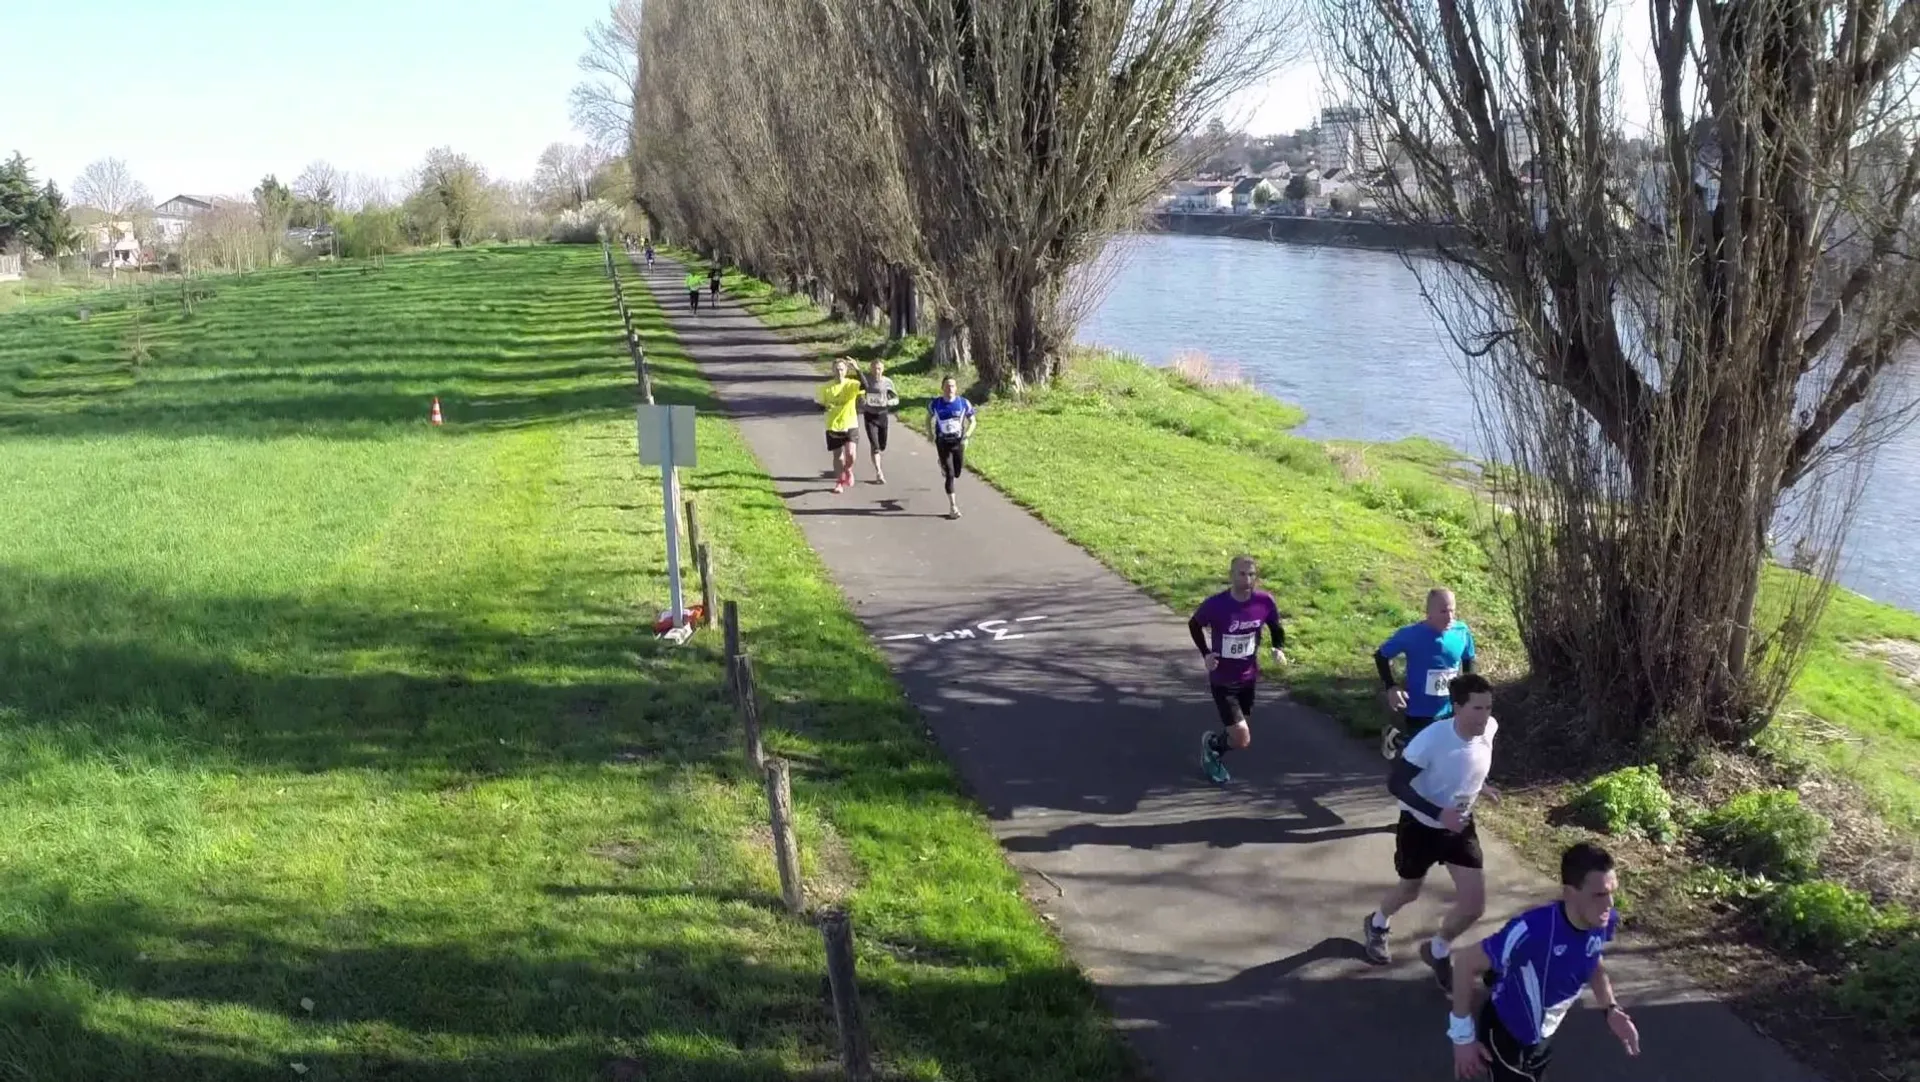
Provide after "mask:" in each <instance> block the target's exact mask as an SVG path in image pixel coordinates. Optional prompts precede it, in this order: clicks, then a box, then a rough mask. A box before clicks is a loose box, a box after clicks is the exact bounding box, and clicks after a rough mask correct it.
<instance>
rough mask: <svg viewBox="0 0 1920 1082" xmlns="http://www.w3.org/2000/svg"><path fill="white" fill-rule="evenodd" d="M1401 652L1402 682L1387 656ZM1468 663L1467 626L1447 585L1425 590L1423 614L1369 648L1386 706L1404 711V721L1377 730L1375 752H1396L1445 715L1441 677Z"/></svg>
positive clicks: (1469, 636)
mask: <svg viewBox="0 0 1920 1082" xmlns="http://www.w3.org/2000/svg"><path fill="white" fill-rule="evenodd" d="M1402 655H1405V656H1406V659H1407V682H1406V686H1405V687H1404V688H1403V687H1400V686H1398V685H1396V684H1395V683H1394V679H1393V659H1394V658H1397V657H1400V656H1402ZM1473 663H1474V657H1473V632H1472V631H1469V630H1468V629H1467V625H1466V624H1465V623H1463V622H1461V621H1459V620H1456V619H1454V601H1453V591H1452V590H1444V589H1434V590H1430V591H1428V593H1427V618H1426V619H1425V620H1423V621H1421V622H1420V623H1417V624H1408V625H1407V626H1406V627H1403V628H1401V629H1400V630H1398V631H1396V632H1394V633H1393V635H1392V636H1390V637H1389V638H1388V639H1387V641H1386V642H1384V643H1381V644H1380V649H1378V650H1375V651H1374V652H1373V664H1374V667H1375V668H1376V669H1378V670H1379V671H1380V681H1381V683H1383V684H1385V685H1386V694H1387V706H1388V707H1389V708H1390V709H1392V710H1394V711H1395V712H1404V713H1405V715H1406V717H1405V720H1404V722H1402V723H1401V724H1392V723H1389V724H1388V725H1387V728H1386V730H1385V731H1384V732H1382V733H1381V734H1380V754H1381V755H1382V756H1384V757H1385V758H1388V759H1392V758H1394V757H1396V756H1398V755H1399V754H1400V749H1401V748H1403V747H1405V746H1406V743H1407V741H1408V740H1410V739H1412V738H1413V736H1414V735H1415V734H1417V733H1419V732H1420V730H1421V729H1424V728H1426V727H1427V726H1428V725H1430V724H1432V723H1433V722H1435V721H1437V720H1439V719H1441V718H1444V717H1447V716H1449V715H1451V714H1452V713H1453V706H1452V704H1451V702H1450V701H1449V700H1448V697H1447V682H1448V681H1450V680H1452V679H1453V678H1454V677H1456V676H1459V675H1460V674H1461V673H1470V672H1472V671H1473ZM1403 726H1404V727H1403Z"/></svg>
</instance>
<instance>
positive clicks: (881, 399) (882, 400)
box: [867, 391, 887, 410]
mask: <svg viewBox="0 0 1920 1082" xmlns="http://www.w3.org/2000/svg"><path fill="white" fill-rule="evenodd" d="M867 405H869V406H871V407H873V408H874V409H877V410H878V409H886V408H887V396H886V395H884V394H881V393H880V392H879V391H874V392H873V393H871V394H869V395H867Z"/></svg>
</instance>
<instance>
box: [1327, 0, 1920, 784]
mask: <svg viewBox="0 0 1920 1082" xmlns="http://www.w3.org/2000/svg"><path fill="white" fill-rule="evenodd" d="M1647 9H1648V10H1647V21H1646V23H1645V24H1643V25H1640V26H1637V27H1633V26H1623V25H1622V23H1621V21H1620V19H1619V15H1620V12H1619V11H1618V10H1617V9H1614V8H1611V7H1610V6H1609V5H1608V4H1607V3H1606V2H1605V0H1328V4H1327V6H1326V7H1325V8H1324V9H1323V10H1324V11H1325V13H1326V17H1327V25H1326V29H1327V31H1328V34H1327V39H1328V41H1329V43H1330V48H1329V54H1330V55H1329V59H1330V61H1331V62H1330V64H1329V65H1328V67H1329V74H1330V75H1331V77H1332V78H1334V79H1335V80H1336V81H1337V82H1339V83H1343V84H1344V85H1345V87H1346V88H1347V89H1348V90H1349V91H1350V92H1351V96H1352V97H1353V98H1354V99H1355V100H1356V101H1358V102H1360V103H1362V108H1363V109H1364V110H1365V111H1366V112H1368V113H1369V114H1370V115H1371V120H1372V122H1373V123H1374V124H1375V125H1377V137H1378V142H1379V144H1381V145H1383V146H1384V148H1385V149H1386V151H1387V153H1388V157H1389V158H1390V159H1391V160H1392V161H1394V163H1395V167H1396V173H1395V174H1390V175H1389V176H1388V177H1386V178H1384V179H1383V183H1382V186H1381V187H1382V190H1383V193H1384V198H1385V199H1386V200H1387V201H1388V202H1389V203H1390V205H1391V207H1392V209H1393V211H1394V212H1395V213H1396V214H1398V215H1399V216H1401V217H1403V218H1406V219H1409V220H1414V221H1419V222H1422V223H1426V224H1429V225H1440V226H1445V227H1447V228H1449V229H1451V230H1452V231H1453V233H1452V234H1451V235H1452V236H1453V237H1454V239H1453V240H1452V241H1450V242H1449V243H1448V244H1447V246H1446V247H1445V248H1444V249H1443V251H1442V253H1441V256H1442V258H1441V259H1440V260H1439V261H1437V262H1435V263H1434V264H1432V265H1430V266H1428V267H1427V268H1425V270H1424V271H1423V273H1425V274H1426V275H1428V276H1429V277H1431V278H1438V279H1440V281H1438V282H1434V283H1432V285H1433V286H1434V287H1435V288H1430V289H1429V290H1428V294H1429V296H1430V297H1432V298H1434V299H1435V301H1436V307H1437V309H1438V310H1439V312H1440V315H1441V316H1442V318H1443V320H1444V321H1445V322H1446V323H1447V325H1448V327H1449V328H1450V329H1451V330H1452V332H1453V333H1454V335H1455V337H1456V338H1457V339H1458V340H1459V341H1460V342H1461V343H1462V345H1463V346H1465V347H1466V350H1467V354H1468V356H1469V358H1470V359H1469V361H1468V362H1467V366H1468V370H1469V375H1470V378H1471V380H1472V383H1473V386H1474V388H1475V392H1476V397H1477V399H1478V402H1477V405H1478V408H1479V409H1480V410H1481V411H1482V418H1483V421H1484V422H1485V426H1486V427H1487V429H1488V430H1489V432H1490V434H1491V435H1492V437H1493V439H1494V442H1495V445H1496V446H1498V447H1500V448H1502V449H1503V450H1504V451H1505V454H1506V457H1507V458H1508V460H1509V462H1508V464H1509V465H1510V466H1512V467H1513V470H1512V471H1511V477H1512V481H1511V485H1510V486H1509V490H1508V491H1505V492H1503V494H1502V499H1503V502H1505V503H1506V504H1508V505H1509V508H1508V509H1510V510H1511V512H1512V513H1511V514H1498V515H1496V516H1494V517H1495V520H1496V523H1497V525H1498V528H1499V534H1500V538H1501V541H1502V544H1501V546H1500V547H1501V551H1502V553H1503V554H1504V556H1505V558H1506V560H1505V562H1506V567H1507V570H1508V572H1509V575H1508V579H1509V582H1510V586H1511V589H1512V594H1513V599H1514V602H1515V609H1516V612H1517V614H1518V616H1519V620H1520V624H1521V631H1522V635H1523V637H1524V639H1525V642H1526V645H1527V649H1528V653H1529V655H1530V660H1531V662H1532V665H1533V667H1534V670H1535V674H1536V676H1538V677H1542V678H1545V679H1546V680H1548V681H1550V682H1552V683H1554V684H1557V685H1558V686H1560V687H1561V688H1562V689H1564V690H1566V691H1569V692H1572V693H1575V694H1577V695H1578V696H1579V697H1580V698H1581V699H1582V700H1583V701H1584V702H1585V703H1586V704H1587V708H1588V709H1587V715H1586V717H1585V719H1584V725H1583V726H1582V728H1583V730H1584V732H1583V733H1582V734H1581V735H1583V736H1589V737H1598V738H1602V739H1607V740H1610V741H1614V742H1626V743H1637V744H1641V745H1642V746H1646V745H1648V744H1651V745H1652V746H1654V747H1657V748H1667V749H1675V750H1679V749H1684V748H1688V747H1694V746H1698V745H1699V744H1701V743H1702V742H1707V741H1737V740H1740V739H1744V738H1746V737H1748V736H1750V735H1752V734H1753V733H1754V732H1756V731H1757V730H1758V729H1759V727H1761V726H1763V725H1764V724H1765V723H1766V720H1767V719H1768V718H1769V717H1770V716H1771V714H1772V712H1773V710H1774V709H1775V708H1776V707H1777V706H1778V704H1779V702H1780V700H1781V698H1782V696H1783V695H1784V694H1785V691H1786V688H1787V686H1788V684H1789V682H1790V680H1791V678H1792V676H1793V674H1794V673H1795V671H1796V670H1797V666H1798V663H1799V660H1800V658H1801V655H1802V652H1803V649H1804V646H1805V644H1806V641H1807V636H1808V633H1809V631H1810V630H1811V626H1812V624H1813V622H1814V621H1815V620H1816V619H1817V617H1818V615H1819V612H1820V611H1821V606H1822V605H1823V603H1824V601H1825V599H1826V598H1827V596H1828V594H1829V592H1830V586H1831V582H1832V577H1833V573H1834V568H1835V559H1836V558H1837V554H1838V551H1839V544H1838V542H1839V541H1840V539H1841V537H1842V536H1843V535H1844V530H1845V523H1846V521H1847V511H1848V508H1849V507H1850V504H1851V499H1850V497H1851V496H1852V494H1853V493H1854V492H1855V491H1856V489H1855V488H1854V486H1855V484H1857V481H1858V478H1859V475H1860V471H1861V470H1862V469H1864V463H1865V462H1866V461H1867V457H1866V456H1865V455H1864V454H1863V451H1864V450H1866V449H1869V448H1870V447H1871V446H1872V444H1873V443H1874V442H1875V440H1876V439H1879V438H1883V437H1884V436H1885V434H1886V433H1887V432H1888V431H1889V430H1890V427H1891V426H1892V425H1894V424H1897V423H1902V422H1903V421H1904V420H1905V418H1906V416H1907V414H1908V413H1909V412H1910V411H1911V408H1912V404H1911V402H1909V401H1895V400H1891V399H1890V397H1889V396H1888V395H1886V394H1884V393H1882V392H1884V391H1886V390H1887V389H1888V388H1890V387H1891V386H1892V382H1891V381H1889V380H1888V376H1889V373H1891V372H1893V371H1894V370H1895V366H1896V365H1897V364H1898V363H1899V362H1900V360H1901V358H1902V356H1903V351H1906V350H1908V349H1909V347H1911V345H1912V343H1913V342H1914V340H1915V337H1916V334H1920V265H1916V263H1915V262H1914V256H1915V254H1916V247H1915V242H1916V239H1920V236H1917V235H1916V232H1915V224H1916V214H1915V209H1916V208H1915V206H1914V197H1915V195H1916V191H1917V190H1920V145H1916V143H1915V135H1916V131H1915V112H1914V109H1913V107H1912V102H1911V100H1910V98H1909V96H1908V95H1909V91H1910V89H1911V85H1912V80H1913V76H1914V74H1915V68H1914V59H1915V58H1914V51H1915V48H1916V45H1920V5H1916V4H1915V3H1913V2H1912V0H1890V2H1889V0H1727V2H1715V0H1647ZM1629 35H1630V36H1632V37H1637V38H1639V40H1640V41H1641V42H1644V43H1645V45H1646V46H1647V48H1646V49H1645V50H1644V52H1645V53H1646V55H1647V56H1648V57H1649V61H1648V64H1649V70H1648V72H1647V81H1648V83H1649V85H1650V87H1649V88H1650V95H1649V105H1648V109H1647V112H1648V114H1649V115H1648V116H1645V117H1633V116H1627V115H1623V110H1622V109H1621V107H1620V102H1621V100H1622V94H1621V88H1622V81H1621V75H1620V65H1619V63H1618V54H1619V46H1620V45H1621V43H1622V42H1623V41H1625V40H1628V38H1629ZM1634 51H1635V52H1636V53H1637V52H1640V51H1641V50H1634ZM1635 123H1637V124H1638V125H1640V126H1642V127H1643V128H1644V134H1643V135H1638V136H1637V137H1634V138H1629V137H1628V131H1629V129H1628V125H1629V124H1635ZM1463 408H1472V407H1467V406H1465V405H1464V404H1463ZM1776 527H1779V528H1782V529H1784V530H1786V531H1787V532H1789V533H1791V534H1794V535H1797V536H1798V538H1799V541H1800V543H1801V545H1802V551H1803V552H1804V553H1809V554H1810V556H1809V557H1808V558H1807V559H1805V560H1804V561H1803V562H1802V564H1801V566H1802V568H1803V570H1804V571H1805V572H1806V574H1801V575H1793V574H1779V573H1774V572H1771V571H1770V570H1769V562H1768V561H1769V559H1770V553H1769V547H1770V546H1769V536H1770V531H1771V530H1774V529H1775V528H1776ZM1763 585H1764V587H1765V588H1764V589H1763Z"/></svg>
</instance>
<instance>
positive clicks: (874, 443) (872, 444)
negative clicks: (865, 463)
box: [865, 413, 887, 451]
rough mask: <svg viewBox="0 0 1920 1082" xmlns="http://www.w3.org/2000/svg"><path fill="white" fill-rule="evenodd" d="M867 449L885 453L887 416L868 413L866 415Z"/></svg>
mask: <svg viewBox="0 0 1920 1082" xmlns="http://www.w3.org/2000/svg"><path fill="white" fill-rule="evenodd" d="M865 420H866V427H867V449H868V450H870V451H885V450H886V449H887V415H886V414H884V413H869V414H867V415H866V418H865Z"/></svg>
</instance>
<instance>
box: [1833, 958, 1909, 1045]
mask: <svg viewBox="0 0 1920 1082" xmlns="http://www.w3.org/2000/svg"><path fill="white" fill-rule="evenodd" d="M1834 997H1835V999H1837V1000H1838V1001H1839V1003H1840V1006H1841V1007H1842V1008H1844V1009H1845V1010H1846V1011H1848V1012H1849V1013H1851V1014H1854V1015H1857V1016H1859V1017H1861V1018H1866V1019H1869V1020H1872V1021H1875V1022H1879V1023H1881V1024H1882V1025H1884V1026H1885V1027H1886V1028H1887V1029H1888V1030H1891V1031H1893V1032H1895V1033H1908V1034H1911V1033H1914V1032H1916V1031H1920V936H1915V935H1908V936H1907V937H1906V938H1904V939H1902V940H1901V941H1900V942H1899V943H1896V944H1894V945H1893V946H1891V947H1882V948H1880V949H1878V950H1873V951H1868V952H1867V956H1866V957H1865V958H1864V959H1863V960H1862V961H1861V964H1860V966H1859V967H1858V968H1857V969H1855V970H1854V971H1853V972H1852V973H1849V974H1848V975H1847V977H1846V979H1845V980H1843V981H1841V982H1840V987H1839V988H1837V989H1835V992H1834Z"/></svg>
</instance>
